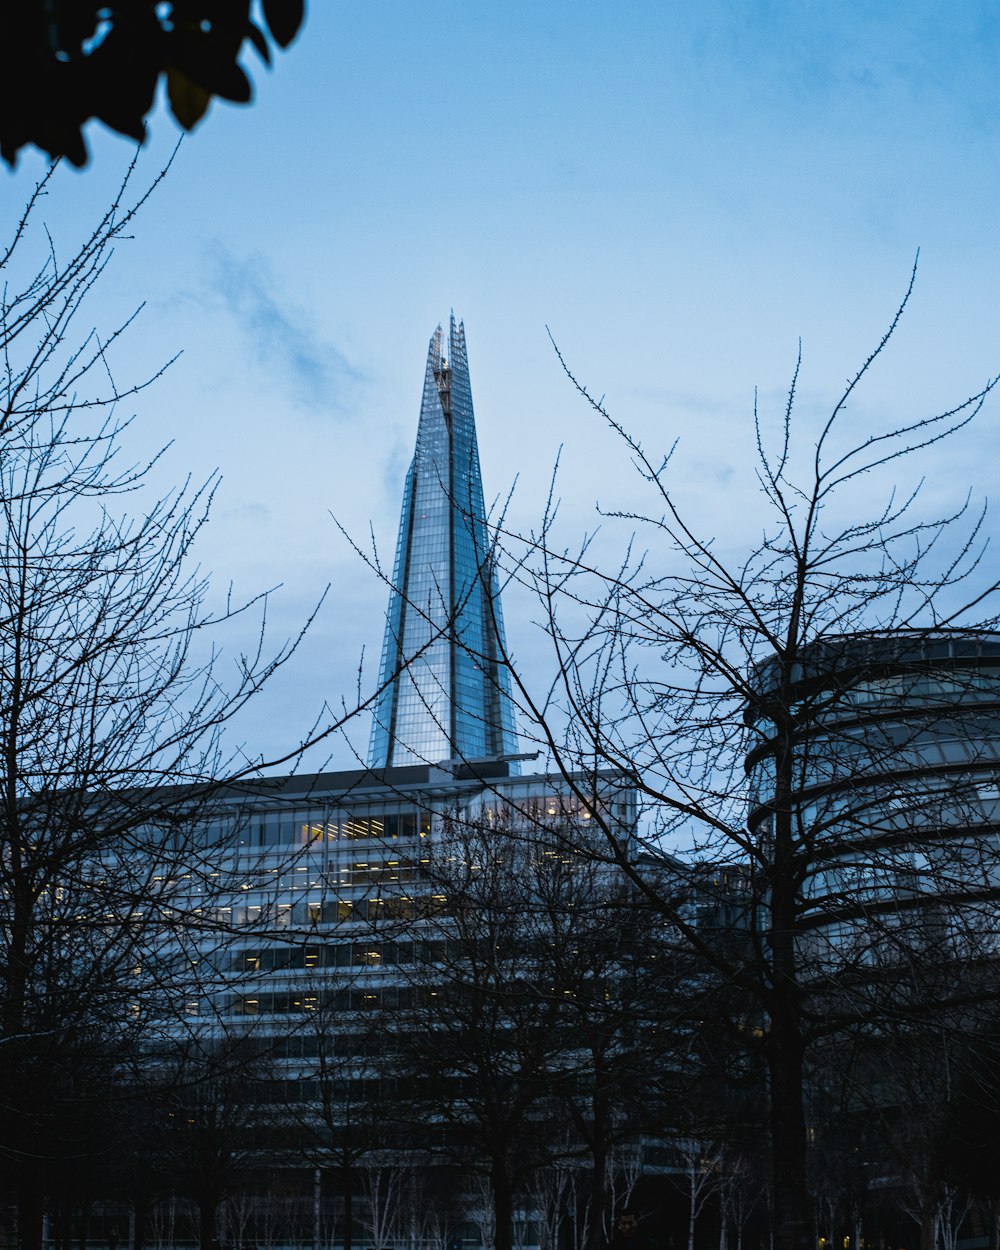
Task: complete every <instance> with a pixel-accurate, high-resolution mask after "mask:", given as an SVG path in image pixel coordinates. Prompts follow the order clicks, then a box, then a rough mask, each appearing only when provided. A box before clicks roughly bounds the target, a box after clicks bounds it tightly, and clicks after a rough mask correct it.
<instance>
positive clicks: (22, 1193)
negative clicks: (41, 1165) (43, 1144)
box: [17, 1159, 42, 1250]
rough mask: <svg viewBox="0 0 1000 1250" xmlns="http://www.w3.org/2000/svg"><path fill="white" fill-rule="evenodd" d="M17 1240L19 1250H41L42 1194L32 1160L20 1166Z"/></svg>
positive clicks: (36, 1169) (35, 1166) (35, 1167)
mask: <svg viewBox="0 0 1000 1250" xmlns="http://www.w3.org/2000/svg"><path fill="white" fill-rule="evenodd" d="M17 1238H18V1245H19V1247H20V1250H42V1193H41V1184H40V1182H39V1177H38V1167H37V1164H36V1163H35V1162H34V1160H31V1159H27V1160H25V1161H24V1162H23V1163H22V1164H21V1168H20V1176H19V1177H18V1190H17Z"/></svg>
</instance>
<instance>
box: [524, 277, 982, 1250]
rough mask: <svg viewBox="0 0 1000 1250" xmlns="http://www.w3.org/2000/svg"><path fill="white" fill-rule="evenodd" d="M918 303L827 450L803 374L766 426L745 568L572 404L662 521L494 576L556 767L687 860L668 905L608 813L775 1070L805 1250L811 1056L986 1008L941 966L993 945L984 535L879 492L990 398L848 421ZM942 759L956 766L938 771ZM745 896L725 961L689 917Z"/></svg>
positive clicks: (977, 989)
mask: <svg viewBox="0 0 1000 1250" xmlns="http://www.w3.org/2000/svg"><path fill="white" fill-rule="evenodd" d="M914 274H915V270H914ZM912 287H913V282H912V279H911V283H910V287H909V289H908V291H907V294H906V296H905V298H904V300H903V301H902V304H901V306H900V307H899V309H898V310H897V312H896V314H895V316H894V317H893V319H892V321H891V324H890V325H889V328H888V329H887V331H886V333H885V335H884V336H883V338H882V340H881V341H880V342H879V344H878V345H877V346H876V348H875V350H874V351H873V352H872V353H871V354H870V356H869V357H868V358H867V359H866V360H865V361H864V363H863V364H862V366H861V368H860V369H858V370H857V372H856V373H855V375H854V376H853V377H852V378H851V379H850V381H849V382H848V384H847V386H846V388H845V389H844V391H843V393H842V394H841V395H840V396H839V398H838V399H837V400H836V402H835V403H834V405H833V407H832V409H831V410H830V412H829V415H828V416H827V417H826V418H825V419H823V420H821V421H820V422H819V425H818V427H816V428H815V429H811V428H809V427H808V422H805V423H803V422H802V421H799V420H798V419H797V417H796V414H795V401H796V392H797V387H798V383H799V363H800V362H799V363H797V364H796V368H795V372H794V376H793V380H792V384H791V386H790V388H789V391H788V396H787V402H786V404H785V405H784V409H783V411H782V413H781V414H780V416H779V418H778V420H777V423H776V431H772V428H771V427H770V425H769V424H768V422H767V421H766V420H765V419H764V417H763V415H762V414H760V413H759V412H757V410H756V407H755V411H754V425H753V429H754V432H755V439H756V453H757V454H756V462H755V465H754V472H755V473H756V477H757V482H758V484H759V499H760V501H761V505H762V507H761V516H760V519H759V521H756V520H755V521H754V522H753V523H748V525H747V526H746V527H745V528H753V529H755V530H756V532H759V533H761V534H762V538H761V539H760V540H759V541H757V542H751V543H750V544H748V546H747V548H746V550H744V551H740V550H736V551H735V552H733V553H732V554H729V553H728V552H727V549H726V547H725V546H724V545H722V544H720V543H717V542H716V541H714V539H713V536H712V534H711V533H706V532H705V531H704V529H703V528H702V521H701V518H698V517H695V516H694V515H691V514H689V513H688V512H687V511H685V509H684V507H683V506H682V504H681V502H680V500H679V496H678V494H677V492H676V491H675V489H674V487H673V484H672V476H671V475H672V466H671V463H670V461H671V456H670V454H669V453H668V455H667V456H665V457H662V458H661V457H660V456H659V455H657V454H653V453H650V452H647V451H646V450H645V449H644V448H643V447H642V446H641V444H640V443H639V442H638V441H637V440H635V439H634V438H632V437H630V436H629V435H628V433H627V432H626V430H625V428H624V427H623V425H622V424H621V423H620V422H618V421H617V420H616V419H614V418H613V417H612V416H610V415H609V414H608V412H607V411H606V410H605V408H604V407H603V405H602V404H601V403H600V402H599V401H596V400H594V399H592V398H591V396H590V394H589V392H588V391H587V390H586V389H585V388H584V387H583V385H582V384H579V383H577V386H578V389H579V391H580V393H581V395H582V396H583V397H584V398H585V399H586V400H587V401H588V402H589V403H590V404H591V406H592V407H593V408H594V410H595V411H596V412H597V414H598V415H599V416H600V417H601V418H602V419H603V420H605V421H607V423H608V424H609V425H610V427H611V429H612V430H613V431H615V432H616V433H617V434H618V435H619V436H620V437H621V438H622V440H623V442H624V445H625V447H626V450H627V451H628V453H629V454H630V455H631V457H632V459H633V461H634V463H635V465H636V468H637V471H638V473H639V475H640V478H641V479H642V481H643V482H644V483H645V486H646V488H647V489H648V491H649V492H650V496H651V500H652V502H651V504H650V506H649V508H648V509H647V510H645V511H640V510H638V509H636V508H630V509H628V510H626V511H622V512H612V513H610V514H605V515H606V517H607V523H608V524H610V523H611V522H612V521H618V522H623V523H624V524H625V525H626V527H628V529H630V530H632V531H633V533H634V532H635V531H639V532H640V533H641V535H642V538H641V539H640V538H633V539H632V540H631V541H630V542H629V543H628V545H627V547H626V549H625V554H624V556H623V557H622V559H621V561H620V563H619V564H618V565H617V567H612V568H610V569H609V568H608V567H605V566H603V565H602V564H601V562H600V561H599V560H598V559H597V557H596V555H595V554H594V553H595V552H596V548H595V547H593V546H592V545H591V544H589V543H585V544H584V546H583V547H582V549H577V550H575V551H573V550H567V549H566V548H565V547H564V546H562V545H561V544H560V542H559V541H557V538H556V529H555V515H554V514H555V509H554V508H552V509H550V512H549V514H548V515H547V516H546V518H545V522H544V524H543V526H542V527H541V530H540V532H539V533H537V534H535V535H533V536H530V537H529V539H528V541H527V545H526V548H524V547H522V548H518V547H517V546H516V543H515V540H514V539H513V538H511V539H510V540H509V541H510V565H509V567H510V570H511V576H515V577H518V578H520V579H521V580H522V581H523V582H527V583H528V584H529V585H530V586H531V587H532V589H533V590H534V591H535V592H536V593H537V595H538V596H539V600H540V602H541V604H542V605H543V608H544V623H545V628H546V629H547V631H548V634H549V636H550V638H551V640H552V643H553V645H554V648H555V656H556V662H557V665H558V672H559V677H558V680H557V683H556V686H555V687H554V688H553V690H552V691H550V693H549V696H548V698H547V699H540V698H535V697H533V695H532V692H531V691H530V690H529V689H528V688H527V686H526V685H525V683H524V682H523V681H521V682H520V683H519V692H520V701H521V704H522V707H523V709H524V710H525V712H526V713H527V715H528V716H529V717H530V719H531V721H532V723H533V725H534V727H535V731H536V733H537V736H538V739H539V741H540V743H541V744H542V745H544V746H545V747H546V748H547V749H548V750H549V751H550V752H551V755H552V759H553V765H552V767H553V769H554V771H555V772H556V773H558V774H559V775H560V776H561V778H562V781H563V783H564V784H565V785H566V786H567V787H569V788H570V789H574V788H576V789H577V790H578V792H580V793H581V794H582V789H581V786H580V782H579V780H578V779H579V778H580V776H581V775H587V774H588V770H591V771H592V770H593V769H594V768H595V767H599V766H611V767H613V768H615V769H617V770H619V771H620V772H621V773H622V774H623V775H626V776H628V777H629V778H631V780H632V782H633V783H634V785H635V786H636V787H637V789H638V791H639V792H640V794H641V795H642V796H644V800H645V805H646V808H647V827H648V839H647V842H648V849H649V852H650V858H651V859H652V860H653V861H655V860H657V859H660V860H664V859H665V852H666V851H667V850H672V851H674V852H675V854H676V853H677V852H682V853H683V854H684V855H685V856H686V857H687V862H688V864H689V865H690V867H689V868H688V870H687V871H688V873H689V880H690V883H691V890H690V891H688V892H687V893H686V896H685V893H684V892H683V891H682V892H681V893H680V894H678V893H677V892H676V891H675V890H674V889H673V887H671V889H665V888H664V887H663V882H664V881H665V880H668V879H669V880H670V881H671V882H675V881H676V874H677V872H678V871H681V872H683V866H682V865H680V866H679V863H678V861H677V860H676V859H674V860H671V861H670V872H669V873H665V872H657V871H650V870H649V869H648V867H647V866H646V865H644V864H643V863H641V862H640V861H639V860H638V859H637V857H636V855H635V853H634V844H633V843H631V842H629V841H628V840H627V839H625V838H623V837H622V836H621V833H620V831H619V830H617V829H615V828H614V826H613V825H612V823H611V822H609V821H607V820H606V819H604V818H603V817H602V816H600V814H598V815H599V819H598V822H597V823H598V824H600V825H602V826H603V829H604V833H605V846H604V852H603V854H604V857H605V858H606V859H607V860H608V861H609V862H610V863H612V864H614V865H616V866H617V868H618V869H619V870H620V871H621V872H623V873H625V874H626V875H627V876H629V877H630V878H631V880H632V881H633V882H634V884H635V886H636V887H637V888H638V889H639V890H640V891H641V892H642V893H643V894H644V895H645V897H646V898H647V900H648V901H649V903H650V905H651V906H652V907H654V908H657V909H659V911H660V912H661V914H663V915H664V917H665V918H666V920H667V921H668V922H669V925H670V926H671V929H672V931H673V932H674V933H675V934H676V935H677V936H678V938H679V939H680V940H681V942H682V943H683V944H684V947H685V948H686V949H687V950H688V951H690V952H693V953H694V954H695V955H696V956H697V957H698V959H699V961H700V963H701V967H702V972H701V973H700V974H699V975H700V977H701V978H702V981H703V983H705V984H707V983H708V982H709V981H710V980H712V979H714V981H715V982H716V984H718V985H719V986H724V987H727V989H728V990H729V991H732V995H731V997H730V998H729V999H728V1001H729V1003H730V1021H731V1026H732V1036H733V1037H734V1038H737V1039H739V1040H740V1043H741V1044H742V1045H743V1046H744V1047H745V1049H746V1051H747V1052H748V1053H750V1054H752V1055H756V1056H757V1057H758V1059H759V1061H760V1063H761V1064H762V1065H763V1068H764V1070H765V1072H766V1083H767V1121H768V1122H767V1136H768V1138H769V1141H770V1147H771V1152H772V1185H773V1194H774V1219H775V1225H776V1227H775V1240H776V1245H777V1246H778V1247H779V1248H780V1250H793V1248H794V1250H801V1248H802V1247H804V1246H806V1245H807V1244H809V1242H810V1241H811V1227H812V1225H811V1219H810V1195H809V1185H808V1177H807V1168H806V1155H807V1132H806V1122H807V1121H806V1088H807V1079H806V1075H807V1059H808V1056H809V1054H810V1052H811V1049H812V1048H813V1047H814V1045H815V1044H816V1043H817V1042H818V1041H821V1040H823V1039H825V1038H830V1037H836V1036H839V1035H840V1034H841V1033H842V1032H843V1031H844V1030H847V1029H850V1028H854V1027H857V1026H859V1025H862V1024H864V1023H865V1022H868V1024H870V1025H874V1023H875V1022H877V1021H878V1020H879V1019H880V1018H881V1017H883V1016H884V1014H885V1013H886V1012H893V1013H897V1014H898V1015H900V1016H901V1017H902V1016H909V1017H911V1018H912V1017H913V1016H914V1015H915V1014H919V1013H926V1012H929V1011H937V1010H939V1009H940V1008H942V1007H944V1006H946V1005H948V1004H954V1003H955V1001H956V1000H965V999H969V998H973V997H975V996H977V995H983V994H986V993H989V992H991V988H990V987H991V984H992V971H991V969H992V966H993V965H992V963H991V962H990V960H989V959H988V958H980V959H979V962H978V963H977V964H976V967H977V968H978V976H977V977H976V978H969V977H963V978H961V979H956V978H954V977H952V978H951V981H950V983H949V981H948V977H947V976H946V975H945V973H944V970H945V969H947V968H948V967H952V968H953V967H954V966H955V963H954V960H955V958H956V956H961V958H963V959H968V958H969V957H970V952H971V951H972V950H973V947H972V945H971V944H972V942H973V941H974V940H975V941H976V942H977V943H978V946H977V947H976V948H975V949H977V950H979V951H980V952H986V953H987V954H988V953H989V951H990V950H991V949H992V950H995V944H994V945H993V946H991V945H990V944H991V943H995V934H994V933H993V932H992V929H993V922H992V921H991V919H990V917H989V914H988V913H989V905H988V900H989V899H991V898H993V897H994V896H995V893H996V888H997V884H998V882H1000V876H998V875H997V872H996V863H995V856H994V854H993V850H992V845H991V843H990V840H989V839H987V838H985V837H983V836H981V835H982V833H984V832H987V831H988V830H989V829H990V828H991V827H992V823H991V822H992V821H993V819H994V815H993V812H994V807H993V800H992V798H990V791H989V786H990V785H993V786H994V789H995V770H996V755H995V752H994V751H993V749H992V747H991V746H990V745H989V744H990V742H991V741H992V740H993V739H994V738H995V733H994V729H993V726H994V725H995V716H996V709H997V706H998V699H1000V686H998V684H997V681H996V672H997V670H996V666H995V664H994V662H993V656H994V654H995V653H996V640H995V639H994V638H993V637H992V636H991V635H990V634H989V633H988V632H987V633H985V634H984V633H982V632H978V633H977V632H976V631H990V630H992V628H993V627H994V624H995V616H994V612H995V594H996V590H997V582H996V581H995V579H994V578H993V576H992V575H991V571H990V569H989V566H988V565H987V564H985V563H983V561H982V558H981V557H982V550H983V536H984V531H983V528H982V523H983V515H982V513H978V514H977V513H976V512H975V511H974V510H973V509H970V507H969V505H968V502H967V501H966V502H962V501H961V500H960V501H959V503H958V504H957V505H956V507H955V508H954V510H953V511H952V512H950V513H948V514H946V515H942V516H939V517H934V518H931V519H926V518H924V517H923V516H922V515H921V513H920V510H919V503H920V490H919V486H917V487H915V488H913V489H904V490H903V491H902V492H900V491H898V490H897V489H896V488H895V485H894V481H893V479H894V478H895V477H896V476H897V474H899V473H901V472H903V471H905V470H906V469H907V466H908V465H909V463H910V462H911V461H913V462H915V463H916V462H919V461H920V460H921V459H924V460H928V459H929V460H931V461H933V457H934V456H935V455H936V454H937V453H938V451H939V450H940V447H941V444H942V443H943V442H944V440H946V439H949V438H951V437H953V436H954V435H956V434H958V433H959V432H960V431H961V430H963V429H964V428H966V427H967V426H968V425H969V423H970V422H971V421H972V420H973V418H974V417H975V415H976V414H977V413H978V412H979V411H980V409H981V407H982V405H983V403H984V401H985V399H986V398H987V396H988V395H989V393H990V391H991V390H992V389H993V387H994V385H995V381H990V382H988V383H987V384H986V385H985V386H984V387H983V389H982V390H979V391H977V392H976V393H974V394H972V395H971V396H969V397H968V398H967V399H964V400H962V401H961V402H960V403H958V404H956V405H954V406H953V407H949V408H948V409H946V410H944V411H940V412H932V413H930V414H929V415H926V416H915V417H913V418H912V419H906V420H903V421H901V422H899V423H897V424H893V423H892V422H891V421H890V422H887V424H886V425H885V427H883V428H875V429H871V428H868V429H862V430H861V431H860V433H859V432H858V431H857V429H856V427H855V426H854V424H853V423H852V422H851V421H850V420H849V416H848V409H849V405H850V404H851V403H852V402H853V401H854V400H855V399H856V398H857V395H858V391H859V387H860V386H861V384H862V383H863V382H864V380H865V379H866V377H867V376H868V374H869V373H870V371H871V370H872V369H873V367H874V366H875V365H876V363H877V362H878V361H879V359H880V358H881V357H882V355H883V353H884V352H885V350H886V348H887V347H888V345H889V343H890V340H891V339H892V337H893V335H894V334H895V333H896V330H897V327H898V325H899V321H900V318H901V317H902V315H903V312H904V310H905V308H906V306H907V303H908V301H909V299H910V294H911V291H912ZM800 361H801V354H800ZM570 376H571V378H572V375H570ZM573 380H574V381H575V379H573ZM876 482H879V483H882V484H883V485H882V498H881V502H878V503H875V504H874V506H872V503H871V501H872V499H873V497H874V492H875V491H876V489H877V488H876ZM505 541H506V540H505ZM522 541H523V540H522ZM970 705H978V706H977V708H976V710H975V711H974V712H973V714H972V715H971V716H970V715H969V714H968V708H969V706H970ZM560 712H561V715H562V719H561V720H560V718H559V713H560ZM890 713H891V714H890ZM943 741H949V742H952V741H953V742H956V743H959V742H961V744H962V745H960V746H958V745H956V746H955V748H954V750H953V753H952V756H951V758H950V759H949V758H948V757H947V754H945V755H942V754H941V751H940V748H939V744H940V743H941V742H943ZM734 877H736V878H739V880H740V881H741V882H742V883H743V887H742V888H743V895H744V897H743V904H742V916H741V920H740V927H741V929H742V934H741V938H740V940H739V941H735V942H734V941H729V942H720V941H718V940H717V937H718V933H717V930H713V929H712V928H711V927H709V928H706V927H705V925H704V924H700V923H699V908H697V907H693V906H692V905H691V900H692V899H693V898H695V897H697V896H699V895H700V896H701V898H702V899H703V900H705V901H706V903H711V901H712V896H713V892H714V893H715V894H716V895H717V902H718V906H719V907H720V908H723V907H724V906H725V905H726V903H727V900H726V896H725V891H724V890H723V888H722V887H719V886H714V885H713V882H718V881H721V880H726V879H732V878H734ZM973 931H975V937H973ZM917 973H919V975H917ZM716 1001H717V1004H718V1003H719V1002H721V1001H723V1000H716Z"/></svg>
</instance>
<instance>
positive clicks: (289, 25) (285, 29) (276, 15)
mask: <svg viewBox="0 0 1000 1250" xmlns="http://www.w3.org/2000/svg"><path fill="white" fill-rule="evenodd" d="M263 7H264V20H265V21H266V22H267V28H268V30H269V31H270V32H271V36H272V38H273V39H274V41H275V43H277V44H278V45H279V46H280V47H282V48H287V47H288V45H289V44H290V43H291V42H292V40H293V39H294V38H295V36H296V35H297V34H298V33H299V27H300V26H301V25H302V22H303V19H304V18H305V15H306V6H305V0H263Z"/></svg>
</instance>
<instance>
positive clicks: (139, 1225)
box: [132, 1202, 149, 1250]
mask: <svg viewBox="0 0 1000 1250" xmlns="http://www.w3.org/2000/svg"><path fill="white" fill-rule="evenodd" d="M148 1214H149V1207H148V1204H147V1203H145V1202H135V1203H133V1204H132V1250H143V1245H144V1244H145V1241H146V1217H147V1215H148Z"/></svg>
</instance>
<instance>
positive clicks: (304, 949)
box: [229, 939, 466, 972]
mask: <svg viewBox="0 0 1000 1250" xmlns="http://www.w3.org/2000/svg"><path fill="white" fill-rule="evenodd" d="M464 949H466V948H465V947H463V945H462V944H461V943H459V942H449V941H445V940H444V939H436V940H433V941H422V942H421V941H417V942H413V941H410V942H338V943H336V944H335V945H330V946H299V947H283V948H282V947H273V946H272V947H267V948H265V949H263V950H260V949H252V950H243V951H238V952H237V953H236V954H234V955H233V956H232V958H231V961H230V965H229V969H230V971H231V972H281V971H284V970H285V969H287V970H289V971H297V970H299V969H305V968H378V967H383V966H389V965H397V964H412V963H423V964H432V963H439V962H440V961H441V960H443V959H456V960H457V959H460V958H461V956H462V952H463V950H464Z"/></svg>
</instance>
